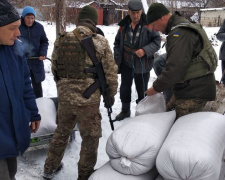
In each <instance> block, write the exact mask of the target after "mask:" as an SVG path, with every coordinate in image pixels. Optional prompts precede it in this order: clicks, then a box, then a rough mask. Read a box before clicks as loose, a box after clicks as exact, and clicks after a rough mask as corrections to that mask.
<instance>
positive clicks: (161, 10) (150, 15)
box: [147, 3, 170, 24]
mask: <svg viewBox="0 0 225 180" xmlns="http://www.w3.org/2000/svg"><path fill="white" fill-rule="evenodd" d="M169 12H170V11H169V10H168V9H167V8H166V7H165V6H164V5H163V4H162V3H152V4H151V6H150V7H149V9H148V12H147V22H148V24H151V23H152V22H154V21H156V20H158V19H160V18H161V17H162V16H164V15H166V14H168V13H169Z"/></svg>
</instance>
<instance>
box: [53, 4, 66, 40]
mask: <svg viewBox="0 0 225 180" xmlns="http://www.w3.org/2000/svg"><path fill="white" fill-rule="evenodd" d="M55 15H56V37H58V35H59V33H62V32H65V31H66V3H65V0H55Z"/></svg>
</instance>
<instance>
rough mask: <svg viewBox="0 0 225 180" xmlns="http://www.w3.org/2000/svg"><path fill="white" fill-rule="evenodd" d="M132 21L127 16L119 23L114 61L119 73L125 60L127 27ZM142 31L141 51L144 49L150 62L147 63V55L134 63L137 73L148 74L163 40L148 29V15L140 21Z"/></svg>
mask: <svg viewBox="0 0 225 180" xmlns="http://www.w3.org/2000/svg"><path fill="white" fill-rule="evenodd" d="M130 23H131V19H130V16H129V15H127V16H126V17H125V18H124V19H122V20H121V21H120V22H119V24H118V25H119V26H120V28H119V30H118V32H117V35H116V37H115V41H114V59H115V60H116V63H117V65H118V73H120V65H121V63H122V61H124V59H123V51H124V50H123V46H124V35H125V33H126V29H127V27H128V26H129V25H130ZM140 23H141V26H142V29H141V32H140V36H139V38H140V40H139V49H144V51H145V53H146V55H147V58H148V62H146V55H145V56H144V57H142V58H140V61H134V67H135V71H134V72H135V73H138V74H141V73H147V72H149V71H150V70H151V69H152V65H153V61H154V59H153V58H154V53H155V52H157V51H158V50H159V49H160V45H161V38H160V35H159V33H158V32H154V31H152V30H151V29H149V28H148V27H147V22H146V15H145V14H142V15H141V20H140Z"/></svg>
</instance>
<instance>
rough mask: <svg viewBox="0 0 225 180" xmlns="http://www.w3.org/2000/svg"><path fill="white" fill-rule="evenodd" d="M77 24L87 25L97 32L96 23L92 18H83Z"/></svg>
mask: <svg viewBox="0 0 225 180" xmlns="http://www.w3.org/2000/svg"><path fill="white" fill-rule="evenodd" d="M77 26H86V27H88V28H89V29H90V30H91V31H92V32H93V33H96V32H97V29H96V25H95V24H94V23H93V21H91V20H90V19H81V20H79V21H78V23H77Z"/></svg>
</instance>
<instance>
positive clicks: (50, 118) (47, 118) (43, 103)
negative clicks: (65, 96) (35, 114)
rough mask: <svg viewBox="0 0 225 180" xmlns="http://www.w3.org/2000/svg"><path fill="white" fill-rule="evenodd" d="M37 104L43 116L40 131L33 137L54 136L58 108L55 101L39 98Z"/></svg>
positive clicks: (32, 135)
mask: <svg viewBox="0 0 225 180" xmlns="http://www.w3.org/2000/svg"><path fill="white" fill-rule="evenodd" d="M36 103H37V106H38V109H39V113H40V114H41V123H40V127H39V129H38V131H37V132H36V133H32V134H31V137H38V136H40V135H42V136H43V135H48V134H53V133H54V131H55V129H56V126H57V125H56V108H55V103H54V102H53V100H51V99H49V98H45V97H41V98H37V99H36Z"/></svg>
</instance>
